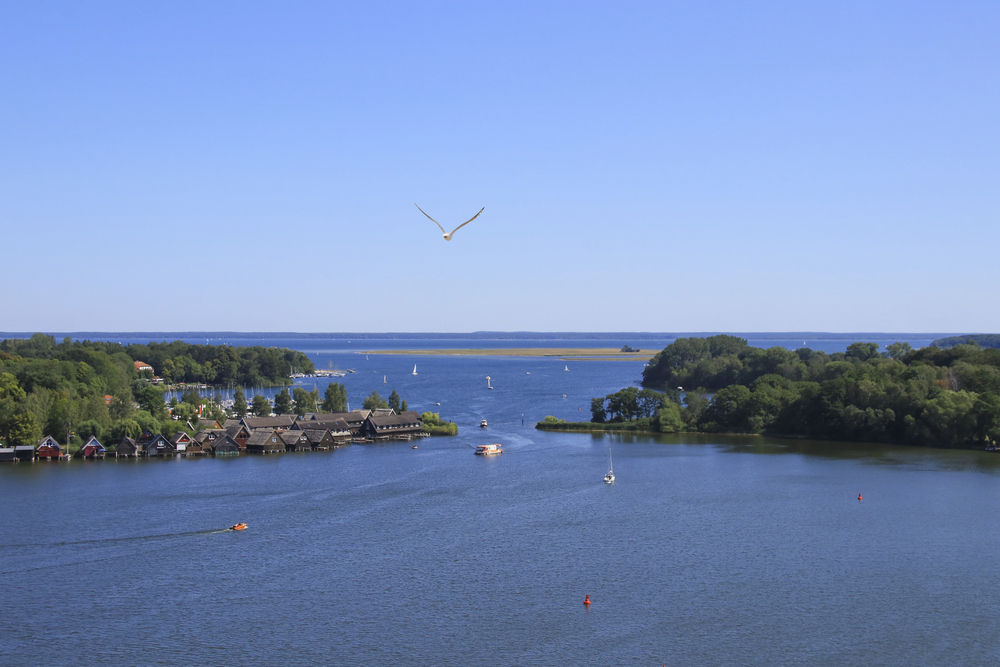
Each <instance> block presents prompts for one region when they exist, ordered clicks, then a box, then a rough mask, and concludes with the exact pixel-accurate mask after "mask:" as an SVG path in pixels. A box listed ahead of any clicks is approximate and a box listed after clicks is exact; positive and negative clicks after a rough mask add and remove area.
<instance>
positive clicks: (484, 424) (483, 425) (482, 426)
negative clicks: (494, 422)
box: [479, 419, 489, 428]
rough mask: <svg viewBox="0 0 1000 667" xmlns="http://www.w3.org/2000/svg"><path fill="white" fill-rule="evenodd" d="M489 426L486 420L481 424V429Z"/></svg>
mask: <svg viewBox="0 0 1000 667" xmlns="http://www.w3.org/2000/svg"><path fill="white" fill-rule="evenodd" d="M487 426H489V424H487V423H486V420H485V419H483V420H482V421H480V422H479V428H486V427H487Z"/></svg>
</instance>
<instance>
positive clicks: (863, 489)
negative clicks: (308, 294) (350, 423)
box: [0, 341, 1000, 665]
mask: <svg viewBox="0 0 1000 667" xmlns="http://www.w3.org/2000/svg"><path fill="white" fill-rule="evenodd" d="M366 343H367V344H368V345H369V346H370V344H371V341H366ZM366 349H367V348H366ZM310 354H311V355H316V356H315V357H314V358H317V359H319V358H321V357H320V355H324V354H328V355H331V356H333V357H334V358H336V359H346V360H349V361H350V362H351V363H350V365H347V363H346V362H345V363H343V364H341V365H340V367H342V368H354V369H355V370H357V373H355V374H352V375H349V376H347V377H346V378H344V379H343V380H341V381H343V382H345V383H346V384H347V386H348V389H349V395H350V396H351V397H352V402H353V401H354V400H358V401H359V403H360V397H361V396H363V395H367V393H369V392H370V391H372V389H377V390H379V391H382V392H383V395H386V394H387V393H388V391H391V389H393V388H396V389H398V390H399V392H400V393H401V394H402V395H403V397H404V398H406V399H407V400H408V401H409V402H410V404H411V407H414V408H416V409H420V410H425V409H434V410H436V411H440V412H441V414H442V415H443V416H445V417H446V418H449V419H453V420H455V421H456V422H457V423H458V424H459V427H460V434H459V436H458V437H455V438H431V439H425V440H423V441H421V442H420V443H419V449H417V450H413V449H410V446H409V445H408V444H393V445H377V446H352V447H347V448H344V449H340V450H337V451H334V452H325V453H324V452H316V453H294V454H284V455H279V456H271V457H240V458H238V459H231V460H222V459H219V460H215V459H205V460H195V459H192V460H183V459H181V460H166V461H105V462H80V461H73V462H71V463H44V464H43V463H35V464H31V465H28V464H19V465H7V466H0V502H2V506H3V507H4V508H5V510H6V511H5V518H4V520H3V521H2V522H0V573H2V574H0V586H2V589H0V590H2V601H3V610H4V614H3V616H4V619H5V620H6V621H7V622H6V624H5V630H4V641H3V642H0V664H4V665H6V664H11V665H53V664H108V665H135V664H151V663H154V662H155V663H157V664H164V665H190V664H197V665H217V664H260V665H271V664H274V665H312V664H337V665H368V664H407V665H441V664H453V665H564V664H575V665H625V664H627V665H633V664H634V665H662V664H667V665H943V664H944V665H983V664H997V663H998V662H1000V648H998V637H1000V628H998V622H997V620H996V619H997V610H998V602H997V596H996V593H995V591H997V590H1000V581H998V579H1000V575H998V573H997V568H996V567H995V565H994V564H993V559H994V557H995V554H997V553H998V547H1000V544H998V541H1000V540H998V533H997V531H996V528H995V524H996V517H997V516H998V515H1000V493H998V490H1000V456H997V455H994V454H987V453H985V452H966V451H961V452H950V451H944V450H930V449H911V448H902V447H881V446H865V445H843V444H836V443H816V442H803V441H774V440H767V439H763V438H749V437H748V438H732V437H730V438H724V437H719V436H711V437H709V436H673V437H663V438H654V437H634V436H630V437H624V436H610V435H609V436H591V435H581V434H557V433H542V432H539V431H536V430H534V429H533V428H532V427H531V425H532V424H533V423H534V422H535V421H537V420H538V419H541V418H542V417H543V416H545V415H546V414H553V415H555V416H558V417H560V418H568V419H579V418H581V417H582V418H584V419H585V418H586V416H587V415H586V411H587V409H588V407H589V399H590V397H592V396H597V395H603V394H605V393H610V392H611V391H616V390H617V389H620V388H621V387H623V386H627V385H629V384H632V383H633V382H634V381H635V380H636V379H637V378H638V374H639V371H641V368H642V364H641V363H637V362H618V361H614V362H612V361H608V362H575V363H574V362H569V363H568V364H567V363H565V362H562V361H559V360H553V359H525V358H488V357H483V358H471V357H462V358H447V357H424V358H418V359H417V360H416V362H414V360H413V358H412V357H409V358H408V357H377V356H375V355H371V356H370V357H369V359H367V360H366V359H365V357H364V356H363V355H357V354H356V351H350V350H348V351H329V350H328V351H326V352H324V351H323V350H312V351H310ZM336 355H341V356H336ZM413 363H417V364H418V365H419V369H420V374H419V375H417V376H411V375H409V372H410V371H411V370H412V366H413ZM323 365H324V366H325V365H326V364H323ZM566 365H569V367H570V372H568V373H567V372H566V371H564V370H563V368H564V366H566ZM485 375H490V376H491V377H492V378H493V384H494V385H495V386H496V387H497V388H496V389H495V390H492V391H490V390H486V388H485ZM385 376H387V377H386V380H387V382H383V377H385ZM307 382H308V383H309V385H311V382H312V380H308V381H307ZM307 386H308V385H307ZM310 388H311V387H310ZM323 388H324V387H322V386H321V387H320V389H321V391H322V389H323ZM563 394H566V396H565V397H564V396H563ZM436 403H441V405H440V406H437V405H435V404H436ZM355 407H357V406H355ZM579 407H582V408H583V410H578V409H577V408H579ZM581 413H583V414H582V415H581ZM522 415H524V416H523V419H524V420H525V422H526V425H524V426H522V425H521V419H522ZM482 418H486V419H489V421H490V428H489V429H486V430H485V431H484V430H482V429H479V428H478V427H477V426H476V425H477V424H478V422H479V419H482ZM484 442H500V443H502V444H503V445H504V448H505V449H506V453H505V454H503V455H502V456H500V457H497V458H493V459H489V460H484V459H482V458H480V457H476V456H474V455H473V454H472V448H473V447H474V446H475V445H476V444H479V443H484ZM609 448H611V449H612V451H613V453H614V462H615V472H616V474H617V476H618V481H617V482H616V483H615V484H614V485H610V486H609V485H605V484H603V483H602V481H601V480H602V477H603V475H604V473H605V472H606V470H607V460H608V450H609ZM859 493H861V494H863V496H864V500H863V501H862V502H858V500H857V496H858V494H859ZM237 521H245V522H247V523H249V524H250V528H249V530H247V531H245V532H243V533H233V532H229V531H220V530H219V529H220V528H222V527H224V526H228V525H230V524H233V523H235V522H237ZM584 595H590V598H591V600H592V601H593V604H592V605H591V607H590V608H589V609H587V608H584V606H583V605H582V604H581V603H582V601H583V598H584Z"/></svg>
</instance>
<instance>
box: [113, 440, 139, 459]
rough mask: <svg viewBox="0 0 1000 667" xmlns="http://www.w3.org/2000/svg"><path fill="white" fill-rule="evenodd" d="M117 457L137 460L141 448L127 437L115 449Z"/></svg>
mask: <svg viewBox="0 0 1000 667" xmlns="http://www.w3.org/2000/svg"><path fill="white" fill-rule="evenodd" d="M115 456H116V457H119V458H136V457H138V456H139V446H138V445H136V444H135V440H133V439H132V438H129V437H128V436H126V437H125V438H123V439H122V441H121V442H119V443H118V446H117V447H116V448H115Z"/></svg>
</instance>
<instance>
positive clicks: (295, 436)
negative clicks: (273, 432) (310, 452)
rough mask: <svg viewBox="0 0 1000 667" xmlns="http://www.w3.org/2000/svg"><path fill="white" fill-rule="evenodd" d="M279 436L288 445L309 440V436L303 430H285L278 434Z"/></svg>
mask: <svg viewBox="0 0 1000 667" xmlns="http://www.w3.org/2000/svg"><path fill="white" fill-rule="evenodd" d="M278 437H279V438H281V441H282V442H283V443H285V444H286V445H297V444H299V443H300V442H308V441H309V438H308V437H307V436H306V434H305V433H303V432H302V431H283V432H281V433H279V434H278Z"/></svg>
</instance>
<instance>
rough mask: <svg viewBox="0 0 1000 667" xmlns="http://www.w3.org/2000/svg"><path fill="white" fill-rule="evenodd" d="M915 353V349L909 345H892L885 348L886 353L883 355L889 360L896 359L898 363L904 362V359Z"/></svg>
mask: <svg viewBox="0 0 1000 667" xmlns="http://www.w3.org/2000/svg"><path fill="white" fill-rule="evenodd" d="M910 352H913V348H912V347H911V346H910V344H909V343H892V344H890V345H886V346H885V352H883V353H882V356H883V357H887V358H889V359H895V360H896V361H902V359H903V357H905V356H906V355H908V354H909V353H910Z"/></svg>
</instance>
